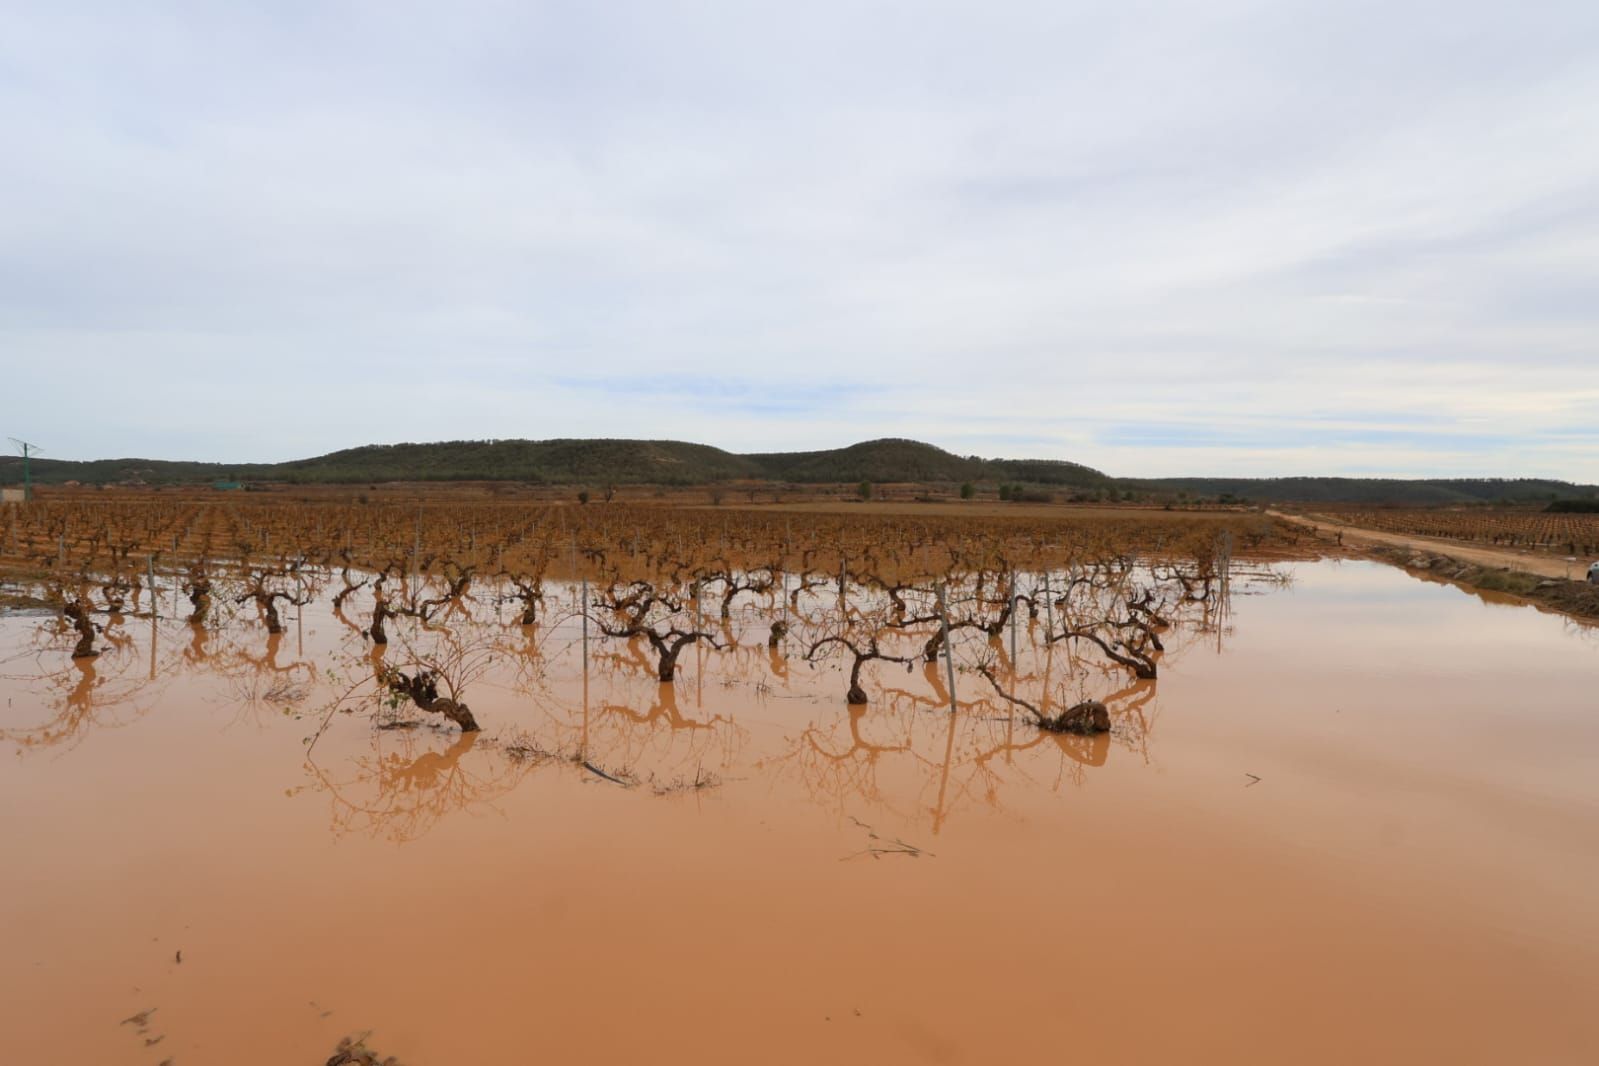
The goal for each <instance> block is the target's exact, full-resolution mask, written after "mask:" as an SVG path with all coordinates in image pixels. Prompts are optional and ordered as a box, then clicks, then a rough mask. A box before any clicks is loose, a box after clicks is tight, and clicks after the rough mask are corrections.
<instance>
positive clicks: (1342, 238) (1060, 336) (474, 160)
mask: <svg viewBox="0 0 1599 1066" xmlns="http://www.w3.org/2000/svg"><path fill="white" fill-rule="evenodd" d="M0 26H3V27H4V30H3V32H0V144H3V145H4V148H3V150H0V394H3V395H4V396H5V397H6V402H5V403H4V404H3V406H0V412H3V413H0V436H15V437H21V438H23V439H26V440H30V441H33V442H35V443H37V444H39V445H41V446H42V447H43V448H44V454H45V455H47V456H51V457H56V458H100V457H112V456H140V457H147V458H162V459H209V460H217V461H229V462H241V461H251V460H256V461H275V460H282V459H290V458H297V457H304V456H310V455H316V454H321V453H324V452H327V451H332V450H335V449H338V448H343V447H350V446H354V445H359V444H366V443H381V442H399V441H428V440H453V439H485V438H505V437H527V438H534V439H541V438H548V437H598V436H604V437H647V438H670V439H683V440H692V441H698V442H703V443H708V444H714V445H717V446H719V447H724V448H728V449H730V450H733V451H772V450H798V449H814V448H826V447H835V446H842V445H845V444H849V443H853V442H855V441H859V440H865V439H870V438H875V437H884V436H897V437H912V438H916V439H920V440H926V441H929V442H931V443H934V444H937V445H940V446H942V447H945V448H948V449H950V450H952V451H955V452H957V453H960V454H963V455H964V454H975V455H983V456H1003V457H1032V458H1059V459H1070V460H1073V461H1077V462H1082V463H1087V464H1089V465H1091V466H1095V467H1098V468H1100V469H1103V470H1106V471H1107V472H1110V473H1112V474H1117V475H1122V476H1160V475H1169V476H1177V475H1237V476H1257V475H1259V476H1268V475H1318V474H1329V475H1330V474H1338V475H1352V476H1454V475H1487V476H1544V477H1558V478H1564V479H1568V480H1575V481H1586V482H1599V4H1595V3H1593V2H1592V0H1570V2H1567V0H1542V2H1540V3H1537V4H1512V3H1508V2H1493V3H1485V2H1480V0H1449V2H1414V0H1382V2H1367V0H1340V2H1338V3H1327V2H1325V0H1315V2H1299V0H1276V2H1270V3H1264V2H1262V3H1256V2H1236V0H1206V2H1205V3H1194V2H1191V0H1183V2H1143V0H1118V2H1114V3H1087V4H1085V3H1073V2H1071V0H1049V2H1036V3H1034V2H1025V3H1024V2H1009V0H985V2H982V3H976V2H969V3H960V4H954V3H942V2H939V0H917V2H914V3H912V2H906V3H873V2H870V0H848V2H843V3H835V2H832V0H807V2H806V3H785V4H768V3H759V2H755V0H743V2H731V3H719V2H700V3H676V2H672V0H647V2H638V3H633V2H626V0H621V2H606V0H588V2H574V3H537V2H503V3H502V2H483V0H456V2H452V3H449V4H421V3H410V2H406V0H384V2H371V3H339V2H317V3H310V2H299V0H273V2H271V3H264V4H251V3H245V2H234V3H227V4H213V3H199V2H195V3H164V2H161V0H150V2H147V3H140V4H130V3H126V2H124V0H103V2H81V3H80V2H73V0H53V2H52V3H49V4H42V3H34V2H17V0H0Z"/></svg>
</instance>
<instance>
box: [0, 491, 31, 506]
mask: <svg viewBox="0 0 1599 1066" xmlns="http://www.w3.org/2000/svg"><path fill="white" fill-rule="evenodd" d="M27 498H28V497H27V490H25V489H0V503H22V502H23V501H25V500H26V499H27Z"/></svg>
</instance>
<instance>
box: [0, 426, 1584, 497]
mask: <svg viewBox="0 0 1599 1066" xmlns="http://www.w3.org/2000/svg"><path fill="white" fill-rule="evenodd" d="M32 471H33V478H34V480H35V481H37V482H39V483H41V484H60V483H61V482H65V481H78V482H82V483H85V484H114V483H135V484H147V485H168V484H194V483H201V484H204V483H210V482H213V481H246V482H288V483H295V484H313V483H314V484H372V483H378V482H389V481H520V482H527V483H532V484H541V485H587V486H603V485H669V486H670V485H706V484H714V483H718V482H728V481H767V482H786V483H799V484H854V483H857V482H861V481H870V482H872V483H874V484H887V483H892V482H916V483H927V484H933V485H940V484H941V485H945V486H954V485H961V484H965V483H967V482H971V483H974V484H977V485H990V486H992V485H1000V484H1008V485H1017V486H1023V487H1025V488H1029V489H1037V490H1042V491H1044V492H1049V493H1053V494H1056V495H1059V496H1065V495H1067V494H1070V495H1081V494H1085V493H1086V494H1089V495H1097V496H1105V495H1109V494H1111V493H1118V494H1123V495H1125V494H1127V493H1134V494H1136V495H1138V496H1140V497H1148V496H1156V497H1164V498H1168V499H1180V498H1183V497H1187V498H1193V499H1217V498H1228V499H1238V500H1253V501H1262V502H1264V501H1285V502H1303V503H1330V502H1348V503H1370V504H1402V505H1410V506H1417V505H1422V506H1425V505H1459V504H1474V503H1494V502H1504V501H1511V502H1524V503H1531V502H1543V501H1548V500H1552V499H1572V498H1595V497H1599V487H1595V486H1592V485H1573V484H1570V483H1568V482H1564V481H1547V480H1535V479H1519V480H1499V479H1486V478H1485V479H1434V480H1409V481H1407V480H1400V479H1384V478H1335V477H1317V478H1165V479H1158V480H1148V479H1117V478H1113V477H1110V476H1109V475H1106V474H1104V473H1101V472H1100V471H1098V470H1095V469H1092V468H1091V467H1086V466H1082V465H1080V464H1078V463H1069V462H1063V461H1059V460H1045V459H984V458H979V457H977V456H961V455H955V454H953V453H952V452H947V451H944V450H943V449H942V448H936V447H934V446H933V445H931V444H924V443H921V442H919V441H913V440H900V439H893V438H889V439H883V440H873V441H865V442H863V443H860V444H853V445H850V446H849V447H847V448H833V449H828V450H825V451H814V452H763V453H756V454H748V455H739V454H736V453H733V452H728V451H723V450H722V449H720V448H713V447H711V446H710V445H706V444H690V443H686V442H684V441H670V440H610V439H585V440H539V441H533V440H485V441H445V442H440V443H434V444H373V445H367V446H365V447H361V448H350V449H346V450H344V451H338V452H332V453H330V454H327V455H319V456H316V457H314V458H310V459H297V460H294V461H291V462H286V463H242V464H241V463H201V462H168V461H164V460H156V459H101V460H95V461H92V462H74V461H66V460H57V459H44V458H35V459H34V460H33V465H32ZM21 480H22V459H21V458H20V457H16V456H5V457H0V484H16V483H18V482H20V481H21Z"/></svg>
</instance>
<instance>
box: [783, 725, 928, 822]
mask: <svg viewBox="0 0 1599 1066" xmlns="http://www.w3.org/2000/svg"><path fill="white" fill-rule="evenodd" d="M915 730H916V715H915V713H914V710H911V711H907V710H906V709H905V708H904V707H902V706H894V705H892V704H890V705H888V706H884V705H881V704H880V705H878V706H876V707H869V706H868V705H867V704H863V703H857V704H849V705H846V707H845V711H844V717H842V718H841V717H838V716H837V715H834V716H832V717H831V719H830V720H829V721H827V722H826V723H825V724H824V722H823V721H822V720H820V719H818V720H816V721H813V722H811V723H810V724H809V725H807V726H806V727H805V728H804V729H803V730H801V731H800V733H799V734H798V735H797V736H795V737H793V738H790V739H789V741H788V747H787V749H786V750H785V751H783V752H782V753H780V754H777V755H773V756H770V757H768V758H765V759H762V760H760V761H759V762H757V763H756V764H755V766H756V769H758V770H761V771H764V772H767V773H770V774H773V775H774V776H782V775H783V774H786V773H792V774H793V775H794V776H795V777H796V778H798V779H799V781H800V782H801V783H802V784H803V785H804V787H805V789H806V791H807V792H808V793H809V794H810V796H811V798H812V800H813V801H814V802H816V803H817V804H818V805H820V806H823V807H825V808H827V809H828V810H829V811H831V812H832V813H834V814H836V815H839V816H843V815H844V814H845V813H847V809H848V807H849V806H850V804H851V802H852V801H854V800H856V799H859V800H863V801H864V802H865V803H866V805H867V806H868V807H874V808H880V809H884V810H888V811H890V812H892V813H893V814H895V815H897V816H900V817H905V816H906V812H905V811H903V810H901V809H899V808H896V807H895V806H894V805H893V804H892V803H891V802H890V801H889V800H888V798H887V797H886V796H885V795H884V792H883V787H882V785H881V784H880V783H879V780H878V773H879V771H880V770H881V769H882V768H883V767H884V765H885V762H886V763H887V764H889V765H894V764H905V758H901V757H906V758H908V757H909V756H910V753H911V751H912V747H913V745H914V743H915ZM880 734H886V735H887V737H882V738H880V737H879V735H880ZM890 738H891V740H892V741H894V742H890ZM885 757H886V759H885Z"/></svg>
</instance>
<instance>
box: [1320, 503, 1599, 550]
mask: <svg viewBox="0 0 1599 1066" xmlns="http://www.w3.org/2000/svg"><path fill="white" fill-rule="evenodd" d="M1321 513H1324V514H1326V515H1327V516H1328V517H1330V518H1335V519H1337V520H1338V521H1340V522H1345V523H1347V524H1349V525H1353V526H1361V527H1363V528H1365V529H1375V530H1380V531H1382V532H1385V533H1404V534H1409V535H1412V536H1423V537H1441V538H1444V539H1447V540H1458V541H1467V542H1471V543H1475V544H1492V545H1495V546H1498V547H1504V548H1525V549H1529V550H1533V551H1547V552H1558V553H1562V554H1566V555H1582V556H1588V555H1599V514H1559V513H1553V512H1549V511H1524V510H1462V511H1452V510H1437V509H1427V508H1416V509H1395V510H1386V509H1383V510H1376V509H1366V508H1327V509H1324V510H1323V511H1322V512H1321Z"/></svg>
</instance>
